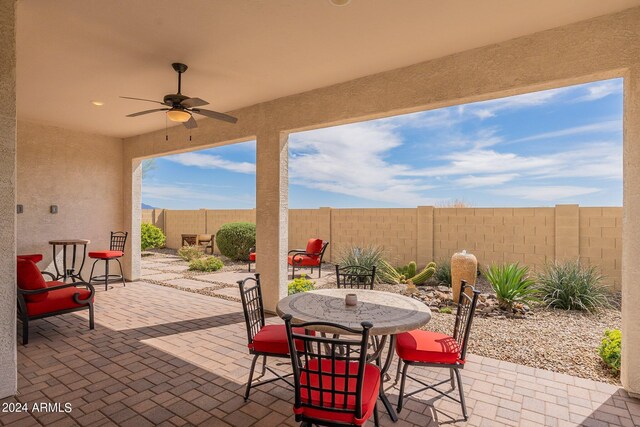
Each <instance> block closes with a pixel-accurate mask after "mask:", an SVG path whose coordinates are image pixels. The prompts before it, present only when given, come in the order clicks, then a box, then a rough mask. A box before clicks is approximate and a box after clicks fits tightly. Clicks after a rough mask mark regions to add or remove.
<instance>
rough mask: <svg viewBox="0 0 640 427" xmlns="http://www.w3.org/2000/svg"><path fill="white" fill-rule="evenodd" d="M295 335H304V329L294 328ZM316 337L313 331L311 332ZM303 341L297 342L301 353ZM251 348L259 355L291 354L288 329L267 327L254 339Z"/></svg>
mask: <svg viewBox="0 0 640 427" xmlns="http://www.w3.org/2000/svg"><path fill="white" fill-rule="evenodd" d="M293 333H294V334H300V335H304V333H305V332H304V328H293ZM309 333H310V334H311V335H315V333H314V332H313V331H310V332H309ZM303 345H304V343H302V342H301V341H299V342H296V347H297V349H298V350H299V351H302V350H303ZM249 348H250V349H252V350H253V351H255V352H258V353H272V354H289V342H288V341H287V329H286V327H285V326H284V325H265V326H264V327H263V328H262V329H260V332H258V333H257V334H256V335H255V336H254V337H253V343H251V344H249Z"/></svg>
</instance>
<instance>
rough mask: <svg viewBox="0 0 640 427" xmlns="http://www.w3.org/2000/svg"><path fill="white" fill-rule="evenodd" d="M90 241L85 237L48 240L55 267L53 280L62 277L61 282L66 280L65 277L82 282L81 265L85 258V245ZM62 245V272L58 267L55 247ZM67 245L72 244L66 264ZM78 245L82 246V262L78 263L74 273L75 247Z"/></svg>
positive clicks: (82, 265)
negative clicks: (51, 247) (70, 253)
mask: <svg viewBox="0 0 640 427" xmlns="http://www.w3.org/2000/svg"><path fill="white" fill-rule="evenodd" d="M89 243H91V240H87V239H58V240H49V244H50V245H52V246H53V266H54V267H55V269H56V278H55V279H54V280H59V279H62V281H63V282H66V281H67V279H71V280H72V281H73V282H75V281H76V279H78V280H80V281H81V282H84V279H83V278H82V275H81V273H82V267H84V261H85V260H86V258H87V245H88V244H89ZM57 246H62V273H61V272H60V268H59V267H58V260H57V258H56V247H57ZM67 246H72V247H73V250H72V255H71V264H70V265H67ZM78 246H82V263H81V264H80V268H79V269H78V272H77V273H76V270H75V268H76V257H77V248H78Z"/></svg>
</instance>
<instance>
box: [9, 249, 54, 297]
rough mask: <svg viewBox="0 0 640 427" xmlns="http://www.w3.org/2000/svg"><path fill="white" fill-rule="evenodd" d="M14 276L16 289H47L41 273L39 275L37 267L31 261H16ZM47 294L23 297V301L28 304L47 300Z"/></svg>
mask: <svg viewBox="0 0 640 427" xmlns="http://www.w3.org/2000/svg"><path fill="white" fill-rule="evenodd" d="M16 276H17V279H18V280H17V281H18V288H20V289H22V290H25V291H34V290H37V289H45V288H46V287H47V284H46V282H45V281H44V278H43V277H42V273H40V270H38V267H37V266H36V265H35V264H34V263H33V261H31V260H28V259H22V258H19V259H18V265H17V268H16ZM47 294H48V292H43V293H41V294H36V295H25V296H24V299H25V301H27V302H28V303H29V302H34V303H35V302H39V301H44V300H45V299H47Z"/></svg>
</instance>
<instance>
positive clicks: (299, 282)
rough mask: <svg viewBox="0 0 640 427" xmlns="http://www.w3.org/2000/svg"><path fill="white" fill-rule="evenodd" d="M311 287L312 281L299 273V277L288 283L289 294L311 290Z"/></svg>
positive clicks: (312, 287)
mask: <svg viewBox="0 0 640 427" xmlns="http://www.w3.org/2000/svg"><path fill="white" fill-rule="evenodd" d="M313 289H314V282H312V281H311V280H309V279H307V275H306V274H301V275H300V277H297V278H295V279H293V281H292V282H290V283H289V295H293V294H297V293H300V292H307V291H312V290H313Z"/></svg>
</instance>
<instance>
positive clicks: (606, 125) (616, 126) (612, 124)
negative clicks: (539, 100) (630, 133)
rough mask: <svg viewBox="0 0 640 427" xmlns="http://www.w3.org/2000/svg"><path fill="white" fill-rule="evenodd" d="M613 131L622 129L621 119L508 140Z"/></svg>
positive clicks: (530, 139)
mask: <svg viewBox="0 0 640 427" xmlns="http://www.w3.org/2000/svg"><path fill="white" fill-rule="evenodd" d="M615 131H622V121H621V120H607V121H604V122H599V123H592V124H589V125H583V126H574V127H570V128H566V129H561V130H557V131H553V132H543V133H539V134H536V135H531V136H527V137H524V138H519V139H514V140H512V141H509V142H510V143H515V142H526V141H537V140H541V139H551V138H560V137H565V136H572V135H581V134H593V133H599V132H615Z"/></svg>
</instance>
